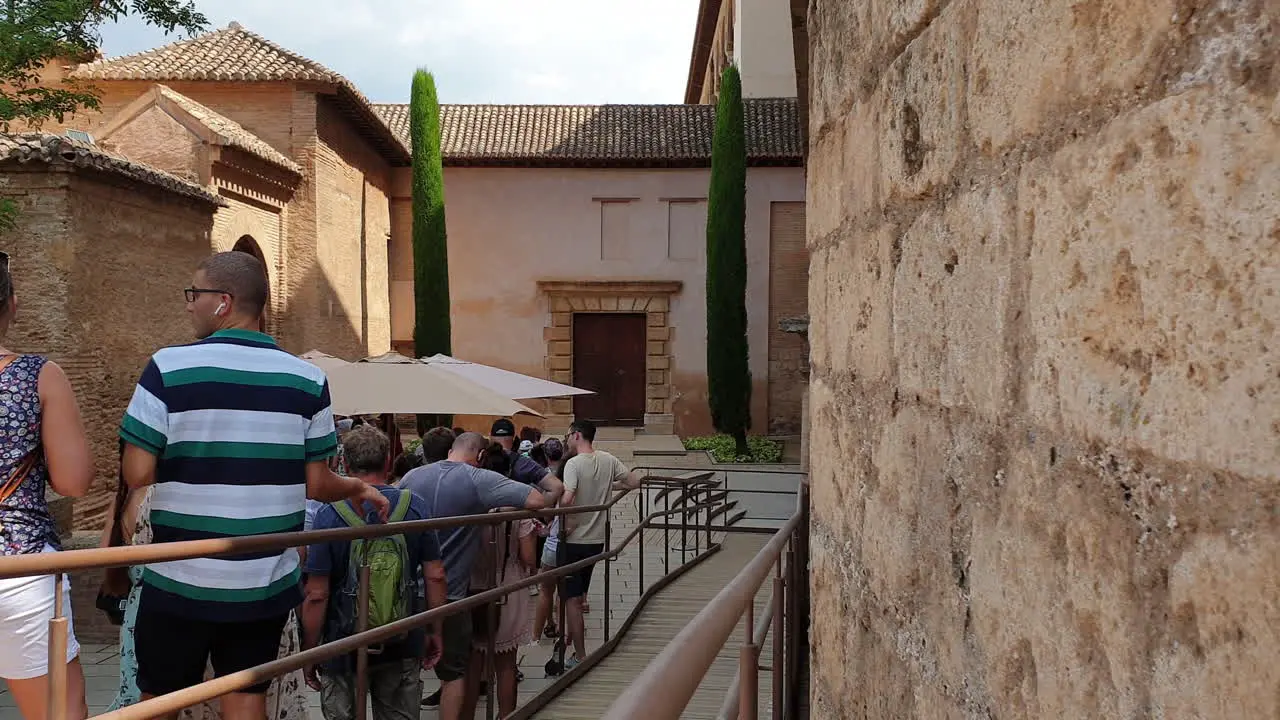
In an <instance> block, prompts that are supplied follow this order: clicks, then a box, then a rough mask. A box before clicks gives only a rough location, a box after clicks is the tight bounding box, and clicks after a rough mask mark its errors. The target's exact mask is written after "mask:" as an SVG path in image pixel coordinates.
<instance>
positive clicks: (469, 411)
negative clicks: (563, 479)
mask: <svg viewBox="0 0 1280 720" xmlns="http://www.w3.org/2000/svg"><path fill="white" fill-rule="evenodd" d="M302 358H303V359H304V360H307V361H309V362H311V363H313V364H315V365H316V366H318V367H320V368H322V369H323V370H324V371H325V375H327V376H328V377H329V394H330V396H331V397H332V399H333V411H334V412H335V413H337V414H339V415H373V414H382V413H396V414H404V415H410V414H415V413H426V414H433V415H501V416H510V415H517V414H520V413H525V414H528V415H539V413H536V412H534V411H533V410H530V409H529V408H527V407H525V406H524V405H521V404H520V403H518V402H516V401H514V400H512V399H510V398H506V397H503V396H502V395H499V394H498V393H495V392H493V391H492V390H489V389H488V388H486V387H484V386H482V385H478V384H476V383H474V382H471V381H470V380H468V379H466V378H463V377H460V376H458V375H455V374H453V373H451V372H448V371H446V370H442V369H440V368H438V367H432V366H431V365H428V364H426V363H423V362H419V361H417V360H414V359H412V358H407V357H405V356H403V355H400V354H399V353H386V354H385V355H379V356H377V357H370V358H365V359H364V360H361V361H359V362H354V363H347V362H343V361H342V360H339V359H338V358H334V357H332V356H329V355H325V354H324V353H317V351H314V350H313V351H312V352H309V353H306V354H305V355H303V356H302Z"/></svg>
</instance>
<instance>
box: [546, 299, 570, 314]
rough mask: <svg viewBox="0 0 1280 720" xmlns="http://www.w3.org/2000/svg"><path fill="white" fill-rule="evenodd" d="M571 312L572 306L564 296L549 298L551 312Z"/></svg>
mask: <svg viewBox="0 0 1280 720" xmlns="http://www.w3.org/2000/svg"><path fill="white" fill-rule="evenodd" d="M572 310H573V304H572V303H570V302H569V298H567V297H564V296H556V297H553V298H551V311H552V312H570V311H572Z"/></svg>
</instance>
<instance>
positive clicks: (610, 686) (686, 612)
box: [535, 534, 772, 720]
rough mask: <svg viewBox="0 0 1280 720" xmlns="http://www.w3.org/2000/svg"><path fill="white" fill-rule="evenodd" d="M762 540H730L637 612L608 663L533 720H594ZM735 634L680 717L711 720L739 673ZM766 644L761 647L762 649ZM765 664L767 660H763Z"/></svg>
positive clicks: (764, 598) (765, 706) (765, 685)
mask: <svg viewBox="0 0 1280 720" xmlns="http://www.w3.org/2000/svg"><path fill="white" fill-rule="evenodd" d="M768 540H769V538H768V536H766V535H755V534H731V535H729V536H728V537H726V538H725V539H724V544H723V547H722V548H721V550H720V551H719V552H717V553H716V554H714V555H712V556H711V557H709V558H707V560H706V561H704V562H703V563H701V564H700V565H698V566H697V567H695V568H693V569H692V570H690V571H688V572H687V573H685V574H684V575H682V576H681V577H680V578H679V579H677V580H676V581H675V582H673V583H672V584H671V585H669V586H667V587H666V588H664V589H663V590H662V591H661V592H660V593H658V594H657V595H655V596H654V597H653V599H652V600H650V601H649V603H648V605H646V606H645V608H644V609H643V610H641V614H640V617H639V618H637V619H636V623H635V625H633V626H632V627H631V630H630V631H629V632H628V633H627V635H626V636H625V637H623V638H622V640H621V642H619V643H618V646H617V647H616V648H615V649H614V651H613V653H611V654H610V655H609V656H608V657H606V658H605V659H604V660H602V661H601V662H600V664H598V665H596V666H595V667H594V668H592V669H591V671H590V672H588V673H587V674H586V675H584V676H583V677H582V679H580V680H578V681H577V682H575V683H574V684H573V685H572V686H570V687H569V688H568V689H567V690H565V691H564V692H563V693H561V694H560V695H559V696H558V697H556V698H555V699H554V700H552V701H551V703H550V704H549V705H548V706H547V707H545V708H543V709H542V711H541V712H539V713H538V714H537V715H535V718H545V719H547V720H598V718H600V717H601V716H602V715H604V712H605V710H607V709H608V708H609V705H610V704H612V703H613V701H614V700H615V699H616V698H617V697H618V695H619V694H621V692H622V690H623V689H624V688H625V687H626V686H627V685H629V684H630V683H631V681H632V680H634V679H635V678H636V676H638V675H639V674H640V671H641V670H643V669H644V667H645V666H646V665H648V663H649V661H650V660H651V659H652V658H653V657H654V656H656V655H657V654H658V653H659V652H661V651H662V650H663V648H665V647H666V646H667V644H668V643H670V642H671V640H672V639H673V638H674V637H675V636H676V634H677V633H679V632H680V630H681V629H683V628H684V627H685V625H686V624H688V622H689V620H691V619H692V618H693V617H694V616H695V615H697V614H698V612H699V611H701V610H702V608H703V607H704V606H705V605H706V604H707V602H708V601H710V600H711V598H713V597H715V595H716V593H718V592H719V591H720V590H721V589H722V588H724V586H725V585H726V584H727V583H728V582H729V581H730V580H731V579H732V578H733V576H734V575H736V574H738V572H739V571H740V570H741V569H742V568H743V566H744V565H746V563H747V562H748V561H750V560H751V558H752V557H754V556H755V555H756V553H758V552H759V551H760V549H761V548H762V547H764V545H765V543H766V542H768ZM771 590H772V584H771V583H765V586H764V587H763V588H761V591H760V594H759V595H758V596H757V597H756V603H755V605H756V613H757V617H759V613H761V612H763V611H764V606H765V605H766V604H767V603H768V600H769V593H770V592H771ZM740 637H741V635H740V633H737V634H735V639H732V640H730V642H729V643H728V644H727V645H726V646H725V648H724V649H723V650H722V651H721V652H720V654H719V656H717V657H716V661H715V664H713V665H712V666H711V670H710V671H709V672H708V673H707V676H706V678H705V679H704V680H703V682H702V685H701V686H700V687H699V688H698V692H697V693H696V694H695V695H694V697H693V700H692V701H690V703H689V706H688V708H687V709H686V710H685V713H684V715H683V716H682V717H685V718H707V719H708V720H714V719H715V717H716V714H717V713H718V712H719V710H720V705H721V703H722V702H723V701H724V695H725V692H726V691H727V690H728V688H729V685H730V683H731V682H732V681H733V677H734V675H735V673H736V672H737V669H738V652H739V648H740V646H741V643H740V642H739V641H738V639H737V638H740ZM769 642H770V641H766V647H767V646H768V644H769ZM762 662H763V663H764V664H767V663H768V660H767V659H764V660H762ZM770 682H771V675H770V673H767V672H762V673H760V717H762V718H766V717H770V707H769V702H770V700H769V698H770V697H771V694H770V685H769V683H770Z"/></svg>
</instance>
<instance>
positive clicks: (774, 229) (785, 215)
mask: <svg viewBox="0 0 1280 720" xmlns="http://www.w3.org/2000/svg"><path fill="white" fill-rule="evenodd" d="M788 37H790V35H788ZM804 230H805V223H804V203H802V202H776V203H772V204H771V207H770V209H769V426H768V428H766V431H767V432H768V433H769V434H770V435H799V434H800V426H801V424H802V418H803V417H804V414H803V412H802V410H803V408H802V406H803V403H802V401H801V400H802V398H803V396H804V389H805V388H806V387H807V386H808V385H809V378H808V376H807V375H806V373H805V371H806V370H807V369H808V368H809V352H808V343H806V342H805V339H804V336H802V335H798V334H796V333H790V332H785V331H783V329H782V328H781V327H780V326H779V324H780V323H781V322H782V321H783V320H786V319H788V318H797V317H801V316H803V315H805V314H807V313H808V312H809V251H808V249H807V248H806V247H805V238H804Z"/></svg>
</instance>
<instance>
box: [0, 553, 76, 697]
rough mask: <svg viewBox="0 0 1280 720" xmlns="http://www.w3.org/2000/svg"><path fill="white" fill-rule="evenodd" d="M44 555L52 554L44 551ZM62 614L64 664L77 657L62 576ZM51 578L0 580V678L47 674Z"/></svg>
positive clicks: (67, 592) (68, 588) (68, 594)
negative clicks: (65, 627)
mask: <svg viewBox="0 0 1280 720" xmlns="http://www.w3.org/2000/svg"><path fill="white" fill-rule="evenodd" d="M44 552H56V551H55V550H54V549H53V548H52V547H45V549H44ZM63 578H64V579H63V584H62V614H63V616H64V617H66V618H67V626H68V630H69V633H68V634H69V638H68V640H67V662H71V661H72V660H74V659H76V657H77V656H79V655H80V644H79V643H78V642H76V634H75V629H74V627H72V625H71V581H70V579H67V578H66V576H65V575H64V576H63ZM53 596H54V581H53V576H52V575H42V576H39V577H21V578H12V579H9V580H0V678H4V679H6V680H29V679H31V678H38V677H40V676H42V675H45V674H47V673H48V672H49V621H50V620H51V619H53Z"/></svg>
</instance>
